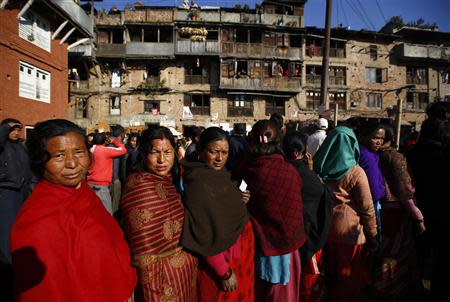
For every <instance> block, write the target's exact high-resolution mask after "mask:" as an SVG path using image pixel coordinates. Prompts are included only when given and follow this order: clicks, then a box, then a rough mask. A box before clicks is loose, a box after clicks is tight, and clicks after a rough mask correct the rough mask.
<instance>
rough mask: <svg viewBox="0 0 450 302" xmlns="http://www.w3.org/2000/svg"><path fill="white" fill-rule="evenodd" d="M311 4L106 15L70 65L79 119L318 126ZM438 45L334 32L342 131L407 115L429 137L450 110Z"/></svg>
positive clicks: (318, 41)
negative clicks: (430, 113)
mask: <svg viewBox="0 0 450 302" xmlns="http://www.w3.org/2000/svg"><path fill="white" fill-rule="evenodd" d="M305 2H306V1H293V2H290V1H281V2H277V4H273V3H274V2H273V1H270V2H269V1H268V2H263V3H262V5H261V6H257V7H256V9H254V10H250V9H248V8H246V7H244V8H234V9H225V8H216V7H201V8H200V7H183V8H182V7H179V8H178V7H175V8H174V7H143V6H137V7H136V6H135V7H132V8H126V9H124V10H123V11H117V10H116V11H110V12H109V13H105V12H98V13H97V14H96V16H95V31H96V36H97V37H96V50H95V51H94V52H93V53H92V54H87V55H82V56H78V57H76V58H73V59H71V60H70V61H69V65H71V68H76V69H77V70H78V71H81V72H79V74H80V79H79V80H77V81H72V82H71V83H70V96H71V101H70V117H71V118H72V119H73V120H75V121H76V122H77V123H79V124H80V125H81V126H83V127H85V128H87V129H89V130H93V129H95V128H107V127H108V125H111V124H121V125H122V126H124V127H131V128H136V129H142V128H144V127H145V125H146V124H153V123H159V124H162V125H167V126H173V127H177V128H179V129H182V127H186V126H191V125H199V126H205V127H208V126H211V125H218V126H222V127H223V128H225V129H227V128H229V127H230V128H231V127H232V126H233V124H234V123H238V122H239V123H246V124H247V125H248V126H250V125H252V124H253V123H254V122H255V121H257V120H259V119H264V118H268V117H269V116H270V114H272V113H274V112H279V113H281V114H283V115H284V116H285V117H286V120H287V121H293V122H296V121H305V120H310V119H315V118H317V116H318V111H319V110H320V108H319V99H320V75H321V72H322V71H321V64H322V42H323V39H324V38H323V35H324V31H323V29H317V28H305V27H304V15H303V8H304V5H305ZM434 34H435V37H433V38H430V37H428V38H427V33H424V34H423V35H424V39H423V40H421V42H420V43H419V44H417V43H418V42H419V41H414V40H411V36H412V37H413V36H415V35H414V34H411V33H409V34H408V33H407V32H405V29H403V32H402V31H397V32H395V33H394V32H368V31H349V30H345V29H334V30H333V31H332V35H331V37H332V38H331V48H330V67H329V95H328V99H329V104H330V108H332V109H333V108H336V106H335V104H337V108H338V118H339V119H340V120H343V119H346V118H348V117H351V116H363V117H368V118H380V119H387V118H394V117H395V115H396V112H398V111H397V108H398V107H397V106H398V105H400V106H401V109H402V113H401V116H402V119H403V121H404V123H405V124H409V125H416V126H420V124H421V122H422V120H423V119H424V118H425V114H424V109H425V107H426V106H427V105H428V104H429V103H430V102H433V101H438V100H442V99H445V98H450V94H449V89H450V85H449V83H448V81H449V80H448V74H449V67H448V66H449V62H450V43H449V41H450V40H449V39H448V37H449V34H448V33H439V32H435V33H434ZM424 41H426V42H424ZM432 50H433V51H435V52H436V54H433V55H431V52H432ZM438 52H439V55H438V54H437V53H438Z"/></svg>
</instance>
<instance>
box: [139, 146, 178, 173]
mask: <svg viewBox="0 0 450 302" xmlns="http://www.w3.org/2000/svg"><path fill="white" fill-rule="evenodd" d="M174 160H175V150H174V148H173V147H172V144H171V143H170V141H169V140H168V139H167V138H163V139H154V140H153V141H152V148H151V149H150V151H149V152H148V154H147V160H146V166H147V169H148V170H149V171H150V172H151V173H153V174H156V175H159V176H166V175H167V174H169V173H170V169H172V166H173V162H174Z"/></svg>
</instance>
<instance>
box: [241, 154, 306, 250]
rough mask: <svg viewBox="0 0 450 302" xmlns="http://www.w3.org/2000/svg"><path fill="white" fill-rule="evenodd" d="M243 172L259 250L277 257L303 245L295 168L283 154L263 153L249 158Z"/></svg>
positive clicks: (303, 231) (297, 180)
mask: <svg viewBox="0 0 450 302" xmlns="http://www.w3.org/2000/svg"><path fill="white" fill-rule="evenodd" d="M242 175H243V178H244V180H245V182H246V183H247V184H248V189H249V190H250V195H251V197H250V202H249V204H248V205H249V211H250V214H251V217H252V224H253V229H254V233H255V238H256V241H257V244H258V246H259V248H260V251H261V252H262V253H263V254H264V255H265V256H279V255H284V254H287V253H290V252H292V251H294V250H296V249H298V248H299V247H300V246H302V244H303V243H304V242H305V240H306V235H305V230H304V227H303V206H302V195H301V189H302V181H301V179H300V176H299V174H298V173H297V171H296V170H295V168H294V167H293V166H292V165H291V164H289V163H288V162H286V161H285V160H284V158H283V156H282V155H279V154H271V155H263V156H258V157H256V158H252V159H250V160H248V161H247V162H246V163H245V164H244V167H243V171H242Z"/></svg>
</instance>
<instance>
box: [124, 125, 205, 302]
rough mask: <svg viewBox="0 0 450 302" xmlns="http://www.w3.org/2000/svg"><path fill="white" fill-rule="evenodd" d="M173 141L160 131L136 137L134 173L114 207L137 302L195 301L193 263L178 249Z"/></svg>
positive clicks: (179, 209) (165, 130) (180, 209)
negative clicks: (125, 241)
mask: <svg viewBox="0 0 450 302" xmlns="http://www.w3.org/2000/svg"><path fill="white" fill-rule="evenodd" d="M174 148H175V141H174V138H173V136H172V133H171V132H170V130H169V129H168V128H166V127H160V126H157V127H152V128H151V129H146V130H144V131H143V132H142V134H141V140H140V144H139V151H140V153H141V156H142V159H143V161H142V162H141V168H140V172H136V173H133V174H131V175H130V176H129V177H128V178H127V181H126V184H125V189H124V193H123V196H122V199H121V201H120V208H121V211H122V213H123V217H124V221H125V229H126V233H127V237H128V241H129V244H130V248H131V253H132V263H133V264H134V266H136V268H137V271H138V278H139V285H140V287H139V291H138V295H137V297H136V300H137V301H145V302H159V301H161V302H166V301H176V302H196V301H197V295H196V284H197V260H196V259H195V257H193V256H191V255H190V254H188V253H186V252H184V251H183V250H182V249H181V246H180V245H179V243H178V242H179V239H180V235H181V229H182V226H183V220H184V212H183V205H182V203H181V198H180V194H179V193H178V191H177V187H176V186H178V183H179V178H178V175H177V169H176V168H177V164H176V161H175V149H174Z"/></svg>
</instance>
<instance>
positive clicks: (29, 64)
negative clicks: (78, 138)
mask: <svg viewBox="0 0 450 302" xmlns="http://www.w3.org/2000/svg"><path fill="white" fill-rule="evenodd" d="M92 37H93V20H92V19H91V18H90V17H89V16H88V15H87V14H86V13H85V12H84V10H82V9H81V8H80V6H79V5H78V4H77V3H75V2H74V1H64V0H36V1H33V0H28V1H21V0H2V1H1V3H0V54H1V60H0V87H1V90H0V120H3V119H4V118H7V117H12V118H16V119H19V120H20V121H21V122H22V123H24V125H25V126H26V128H27V129H29V128H32V127H33V125H34V124H35V123H37V122H38V121H42V120H45V119H50V118H68V117H69V104H68V95H67V89H68V87H67V85H68V84H67V74H68V69H67V66H68V49H70V48H71V47H76V46H77V44H79V43H82V42H84V41H88V40H90V39H91V38H92Z"/></svg>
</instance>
